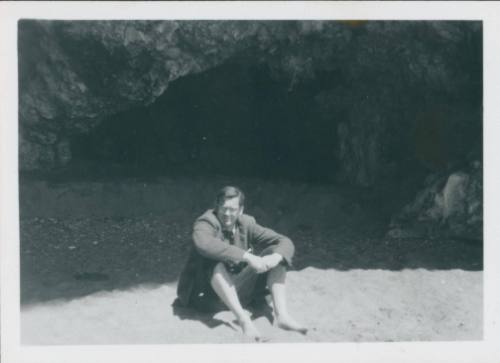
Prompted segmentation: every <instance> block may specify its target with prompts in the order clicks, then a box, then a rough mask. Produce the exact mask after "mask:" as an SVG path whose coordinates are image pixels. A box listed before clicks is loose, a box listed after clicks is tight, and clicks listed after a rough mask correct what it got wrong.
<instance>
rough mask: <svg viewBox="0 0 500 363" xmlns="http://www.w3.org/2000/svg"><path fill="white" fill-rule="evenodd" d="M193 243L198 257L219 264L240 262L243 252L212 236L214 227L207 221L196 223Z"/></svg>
mask: <svg viewBox="0 0 500 363" xmlns="http://www.w3.org/2000/svg"><path fill="white" fill-rule="evenodd" d="M193 241H194V245H195V247H196V250H197V251H198V252H199V253H200V255H202V256H204V257H207V258H210V259H212V260H216V261H221V262H236V263H238V262H241V261H243V260H244V259H243V255H244V254H245V251H244V250H242V249H241V248H239V247H236V246H232V245H230V244H228V243H226V242H224V241H223V240H221V239H220V238H217V237H215V236H214V227H213V226H212V225H211V224H210V223H209V222H207V221H196V222H195V224H194V228H193Z"/></svg>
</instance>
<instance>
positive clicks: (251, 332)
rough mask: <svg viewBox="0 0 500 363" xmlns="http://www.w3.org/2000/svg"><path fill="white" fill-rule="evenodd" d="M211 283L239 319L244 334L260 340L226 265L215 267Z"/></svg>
mask: <svg viewBox="0 0 500 363" xmlns="http://www.w3.org/2000/svg"><path fill="white" fill-rule="evenodd" d="M210 283H211V285H212V288H213V289H214V291H215V293H216V294H217V295H218V296H219V297H220V299H221V300H222V302H223V303H224V304H225V305H226V306H227V307H228V308H229V309H230V310H231V311H232V312H233V314H234V315H235V316H236V318H237V319H238V322H239V324H240V325H241V328H242V329H243V334H245V335H246V336H248V337H250V338H253V339H256V340H259V339H260V337H261V335H260V333H259V331H258V330H257V328H256V327H255V325H254V324H253V323H252V319H250V316H249V315H248V313H247V312H246V311H245V310H244V309H243V307H242V306H241V303H240V299H239V298H238V293H237V291H236V287H235V286H234V284H233V280H232V278H231V275H230V274H229V272H227V270H226V267H225V266H224V264H222V263H218V264H217V265H216V266H215V268H214V273H213V275H212V279H211V280H210Z"/></svg>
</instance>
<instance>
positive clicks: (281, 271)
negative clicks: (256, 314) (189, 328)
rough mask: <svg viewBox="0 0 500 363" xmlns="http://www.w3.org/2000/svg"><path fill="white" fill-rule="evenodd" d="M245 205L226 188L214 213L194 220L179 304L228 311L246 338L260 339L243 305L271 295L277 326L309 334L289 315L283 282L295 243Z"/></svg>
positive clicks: (236, 191) (241, 197)
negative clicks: (247, 210)
mask: <svg viewBox="0 0 500 363" xmlns="http://www.w3.org/2000/svg"><path fill="white" fill-rule="evenodd" d="M244 202H245V196H244V194H243V192H242V191H241V190H240V189H238V188H236V187H232V186H226V187H224V188H222V189H221V190H220V191H219V193H218V194H217V197H216V201H215V209H209V210H207V211H206V212H205V213H204V214H203V215H201V216H200V217H199V218H198V219H197V220H196V221H195V223H194V227H193V242H194V245H193V248H192V250H191V253H190V255H189V258H188V261H187V263H186V266H185V267H184V270H183V271H182V273H181V276H180V279H179V284H178V288H177V295H178V297H179V301H180V303H181V304H182V305H184V306H190V307H193V308H195V309H198V310H204V311H210V310H211V311H213V310H220V309H221V308H222V309H224V308H229V309H230V310H231V311H232V312H233V313H234V315H235V316H236V318H237V319H238V322H239V324H240V326H241V328H242V330H243V333H244V334H245V335H246V336H248V337H250V338H253V339H255V340H259V339H260V333H259V331H258V330H257V328H256V327H255V325H254V324H253V322H252V320H251V318H250V316H249V314H248V313H247V311H245V310H244V309H243V306H244V305H246V304H249V303H251V302H252V301H254V300H255V299H259V298H260V299H262V298H263V297H264V296H265V295H266V294H267V293H268V292H270V293H271V296H272V300H273V305H274V313H275V315H276V321H277V325H278V326H279V327H280V328H282V329H286V330H292V331H297V332H300V333H302V334H305V333H306V332H307V329H305V328H304V327H303V326H302V325H301V324H299V323H298V322H297V321H295V320H294V319H293V318H292V317H291V316H290V314H289V313H288V309H287V304H286V296H285V277H286V271H287V267H288V266H291V264H292V257H293V254H294V246H293V243H292V241H291V240H290V239H288V238H287V237H285V236H282V235H280V234H278V233H276V232H274V231H273V230H271V229H269V228H265V227H262V226H260V225H259V224H257V223H256V221H255V219H254V218H253V217H251V216H249V215H246V214H243V207H244ZM259 251H260V253H258V252H259Z"/></svg>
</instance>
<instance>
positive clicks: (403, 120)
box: [19, 20, 482, 186]
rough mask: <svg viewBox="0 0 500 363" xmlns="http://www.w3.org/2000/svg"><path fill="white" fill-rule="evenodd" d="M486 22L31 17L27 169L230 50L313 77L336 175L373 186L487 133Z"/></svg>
mask: <svg viewBox="0 0 500 363" xmlns="http://www.w3.org/2000/svg"><path fill="white" fill-rule="evenodd" d="M481 36H482V33H481V25H480V23H474V22H468V23H466V22H463V23H460V22H333V21H332V22H327V21H305V22H295V21H288V22H272V21H271V22H264V21H260V22H259V21H257V22H255V21H252V22H247V21H244V22H237V21H33V20H24V21H21V22H20V23H19V81H20V109H19V116H20V169H21V170H49V169H51V168H54V167H58V166H64V165H66V164H67V163H69V162H70V161H71V160H72V145H71V140H72V139H73V136H74V135H82V134H83V135H84V134H86V133H88V132H89V131H91V130H93V129H95V127H97V126H98V125H100V124H102V123H103V122H106V120H107V119H108V118H109V117H110V116H112V115H116V114H118V113H120V112H126V111H127V110H130V109H131V108H134V107H137V106H147V105H149V104H151V103H153V102H154V101H155V100H156V99H158V97H159V96H160V95H162V94H163V93H164V92H165V91H166V90H167V89H168V86H169V84H170V83H171V82H172V81H174V80H176V79H179V78H181V77H184V76H186V75H189V74H196V73H200V72H203V71H205V70H208V69H211V68H213V67H216V66H223V65H224V64H225V63H226V62H228V61H231V62H240V63H247V64H248V63H251V64H265V65H266V67H268V68H269V70H270V72H271V74H272V77H273V78H274V79H275V80H278V81H282V83H283V84H287V89H288V91H290V92H293V90H295V89H298V88H300V87H301V86H304V85H305V86H306V87H308V90H309V92H312V94H313V95H314V97H315V99H316V103H315V105H313V106H312V108H313V109H314V110H313V116H314V118H313V119H310V120H307V122H308V123H310V124H311V125H314V124H316V125H318V124H322V125H328V129H331V130H333V132H332V133H331V134H328V135H319V136H318V138H319V143H321V144H324V145H325V148H328V147H330V148H331V149H332V153H331V155H334V156H333V158H332V160H331V165H332V169H335V173H334V174H335V175H336V176H337V177H338V178H339V179H340V180H344V181H347V182H350V183H354V184H357V185H365V186H369V185H373V184H375V183H377V182H380V181H381V180H384V178H385V177H387V176H393V174H394V173H395V170H400V169H401V168H404V167H405V166H407V165H410V166H411V167H412V168H414V167H415V165H417V167H418V166H421V165H423V166H424V167H426V168H427V169H431V170H435V169H436V168H440V167H442V166H443V165H446V164H448V163H450V162H454V161H456V160H460V159H461V158H463V155H465V153H466V152H468V151H469V150H468V149H470V148H471V147H477V145H476V144H477V142H475V141H474V140H472V141H474V142H470V140H471V139H474V138H477V137H476V135H478V134H479V135H480V133H481V113H480V105H481V89H482V81H481V72H482V71H481V69H482V68H481V67H482V59H481ZM440 105H447V107H448V108H449V109H452V111H453V112H443V110H442V107H441V106H440ZM478 110H479V112H478ZM457 115H461V116H460V117H457ZM457 120H458V126H459V127H458V128H457V127H456V126H457ZM165 122H168V120H165ZM282 122H283V123H286V120H283V121H282ZM444 129H453V130H455V131H456V130H459V131H460V132H459V133H458V134H457V135H456V136H454V137H453V138H450V137H449V133H447V132H446V131H443V130H444ZM325 134H326V133H325ZM471 135H472V136H471ZM323 136H324V137H325V140H323V139H322V137H323ZM464 138H465V139H468V140H467V141H468V143H467V144H470V147H467V148H465V149H467V150H463V149H464V148H463V144H462V143H461V142H459V141H460V140H459V139H464ZM415 140H416V141H415ZM450 140H451V143H453V145H449V144H450ZM457 140H458V141H457ZM293 141H294V140H293V138H292V139H290V140H284V142H289V143H292V142H293ZM328 144H330V145H331V146H328ZM472 144H474V145H472ZM443 145H444V146H443ZM457 145H458V146H457ZM436 148H437V150H434V149H436ZM439 148H445V149H446V150H445V151H446V152H443V151H442V150H440V149H439ZM327 162H328V161H327ZM326 168H328V166H326ZM433 168H434V169H433Z"/></svg>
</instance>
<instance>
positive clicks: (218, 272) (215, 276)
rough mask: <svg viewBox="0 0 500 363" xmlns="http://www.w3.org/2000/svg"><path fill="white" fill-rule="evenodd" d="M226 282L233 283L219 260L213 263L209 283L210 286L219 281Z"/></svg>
mask: <svg viewBox="0 0 500 363" xmlns="http://www.w3.org/2000/svg"><path fill="white" fill-rule="evenodd" d="M222 281H224V282H226V283H228V284H230V285H232V284H233V280H232V278H231V276H230V274H229V272H228V271H227V269H226V266H224V264H223V263H222V262H219V263H217V264H216V265H215V267H214V269H213V272H212V277H211V278H210V284H211V285H212V287H213V286H214V284H218V283H220V282H222Z"/></svg>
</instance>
